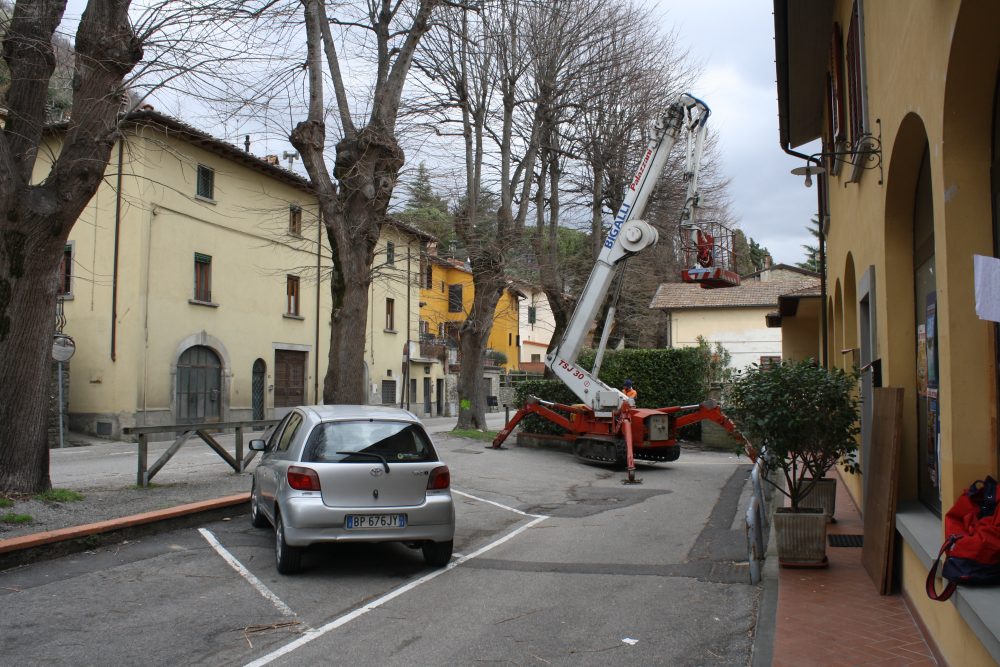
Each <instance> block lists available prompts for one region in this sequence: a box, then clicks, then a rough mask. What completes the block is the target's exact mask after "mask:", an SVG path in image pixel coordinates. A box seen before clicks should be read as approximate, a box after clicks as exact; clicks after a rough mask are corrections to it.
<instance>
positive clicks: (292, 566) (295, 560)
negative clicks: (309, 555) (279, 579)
mask: <svg viewBox="0 0 1000 667" xmlns="http://www.w3.org/2000/svg"><path fill="white" fill-rule="evenodd" d="M274 556H275V562H276V564H277V566H278V572H280V573H281V574H295V573H296V572H298V571H300V570H301V569H302V547H292V546H289V545H288V543H287V542H285V522H284V521H282V520H281V514H275V518H274Z"/></svg>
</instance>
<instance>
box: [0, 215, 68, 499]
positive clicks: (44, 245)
mask: <svg viewBox="0 0 1000 667" xmlns="http://www.w3.org/2000/svg"><path fill="white" fill-rule="evenodd" d="M8 213H9V214H11V215H16V214H15V213H14V212H13V211H8ZM7 219H9V218H8V216H7V215H5V216H4V220H7ZM36 229H37V230H38V232H39V233H35V234H33V235H32V236H30V237H29V236H27V235H26V234H24V233H23V232H21V231H19V230H18V229H17V228H15V227H14V226H13V225H9V224H4V223H0V443H3V446H2V447H0V490H3V491H4V492H10V493H37V492H39V491H44V490H47V489H48V488H50V487H51V483H50V481H49V442H48V425H47V421H48V410H49V400H50V396H49V391H48V389H49V376H50V374H51V367H52V355H51V351H52V335H53V334H54V333H55V305H56V274H57V266H58V263H56V264H55V265H53V262H52V257H53V256H55V257H59V256H60V255H57V254H56V253H55V252H54V251H53V249H52V246H58V247H59V248H60V249H61V248H62V247H63V245H64V244H65V235H63V234H60V236H58V237H56V238H52V237H51V236H49V235H48V234H45V233H43V232H41V228H40V227H36ZM39 237H41V238H39Z"/></svg>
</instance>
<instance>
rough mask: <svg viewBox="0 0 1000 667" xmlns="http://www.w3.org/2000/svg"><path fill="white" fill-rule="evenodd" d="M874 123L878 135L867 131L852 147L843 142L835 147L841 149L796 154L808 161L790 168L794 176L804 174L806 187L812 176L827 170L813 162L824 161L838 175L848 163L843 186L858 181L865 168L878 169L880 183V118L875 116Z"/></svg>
mask: <svg viewBox="0 0 1000 667" xmlns="http://www.w3.org/2000/svg"><path fill="white" fill-rule="evenodd" d="M875 124H876V126H877V127H878V135H877V136H876V135H872V134H869V133H865V134H863V135H861V137H859V138H858V139H857V140H856V141H855V142H854V147H853V148H849V147H848V145H847V143H846V142H843V143H838V144H837V148H838V149H840V148H841V147H843V150H833V151H827V152H823V153H813V154H812V155H810V156H808V157H806V156H805V155H801V154H797V155H798V157H803V158H806V159H808V160H810V162H809V163H808V164H807V165H806V166H805V167H796V168H795V169H792V173H793V174H795V175H796V176H805V177H806V187H807V188H808V187H810V186H811V185H812V177H813V176H818V175H819V174H824V173H826V171H827V169H826V167H822V166H820V165H818V164H813V163H815V162H820V161H826V164H827V166H828V167H830V172H831V173H832V174H833V175H834V176H839V175H840V170H841V168H842V167H843V165H845V164H846V165H850V167H851V171H850V174H849V176H848V178H847V180H846V181H845V183H844V187H847V184H848V183H857V182H858V181H860V180H861V172H863V171H865V170H866V169H878V184H879V185H882V182H883V180H884V178H883V176H884V174H883V173H882V119H881V118H876V119H875Z"/></svg>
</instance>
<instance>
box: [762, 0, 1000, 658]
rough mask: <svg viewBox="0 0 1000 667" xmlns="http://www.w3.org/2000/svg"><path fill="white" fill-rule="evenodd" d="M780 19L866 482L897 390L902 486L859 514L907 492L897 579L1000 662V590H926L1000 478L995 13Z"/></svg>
mask: <svg viewBox="0 0 1000 667" xmlns="http://www.w3.org/2000/svg"><path fill="white" fill-rule="evenodd" d="M774 9H775V28H776V30H775V32H776V42H775V44H776V62H777V74H778V77H777V78H778V98H779V117H780V126H781V143H782V148H784V149H786V150H793V149H797V148H800V147H802V146H805V145H807V144H809V143H810V142H813V141H815V140H816V139H821V140H822V153H823V154H822V155H818V156H813V157H814V160H811V161H809V162H808V164H810V165H812V166H813V168H814V169H813V170H814V172H815V167H816V166H819V167H822V169H823V171H824V172H825V173H823V174H820V175H815V176H814V179H815V180H817V181H818V185H819V187H820V197H819V202H818V209H819V213H820V214H821V216H822V217H821V219H822V220H823V226H824V230H825V240H826V256H827V267H828V272H827V290H826V294H827V297H826V302H825V303H824V304H823V307H824V309H825V311H826V313H825V314H826V317H825V319H826V322H827V329H826V331H825V340H826V344H827V352H828V357H829V360H830V363H831V364H835V365H850V363H851V362H852V361H853V359H854V358H857V361H858V364H859V366H860V367H861V368H862V369H863V371H864V372H863V374H862V383H861V385H862V401H863V403H862V404H863V406H864V408H863V418H862V451H861V461H862V470H864V469H865V467H866V465H867V464H868V463H869V462H870V461H871V460H872V455H873V452H872V435H871V434H872V433H873V429H875V428H877V425H876V424H874V422H873V419H874V418H873V415H872V411H871V407H870V406H871V396H872V392H873V386H877V385H879V384H881V385H883V386H887V387H899V388H902V389H903V391H904V411H903V417H902V421H903V434H902V452H901V456H900V460H899V466H898V476H897V477H896V478H895V479H892V478H889V477H888V475H887V476H886V477H883V478H875V476H874V474H868V475H863V476H862V477H860V478H857V477H847V482H848V484H849V487H850V490H851V492H852V494H853V495H854V497H855V499H856V500H857V501H859V506H860V507H861V508H862V511H864V510H865V509H866V508H868V507H870V506H872V503H874V502H875V500H876V494H880V497H881V494H886V493H888V489H890V488H892V487H894V486H897V487H898V504H897V507H896V508H895V509H896V514H895V524H894V527H895V533H894V535H895V536H897V542H898V544H899V545H900V546H899V551H900V553H899V554H898V560H897V563H896V567H895V577H896V583H897V585H898V586H899V587H900V588H901V589H902V591H903V593H904V595H906V596H907V598H908V599H909V600H910V602H911V604H912V608H913V609H914V611H915V613H916V614H917V616H918V617H919V620H920V621H921V623H922V625H923V626H924V627H925V628H926V629H927V631H928V634H929V639H930V640H931V641H932V642H933V643H934V644H935V645H936V648H937V649H938V651H939V652H940V654H941V655H942V656H943V657H944V659H945V660H946V661H947V662H948V664H953V665H994V664H997V663H998V662H1000V613H998V612H1000V604H998V600H1000V591H998V589H996V588H986V589H975V588H971V587H963V586H959V588H958V592H957V593H956V595H955V597H954V598H952V599H951V600H950V601H948V602H945V603H941V602H932V601H930V600H928V598H927V596H926V594H925V593H924V590H923V584H924V579H925V577H926V576H927V572H928V570H929V567H930V565H931V563H932V561H933V559H934V557H935V556H936V555H937V553H938V549H939V548H940V546H941V544H942V542H943V541H944V538H945V535H944V527H943V521H942V518H941V516H942V512H943V511H947V509H948V508H949V507H950V506H951V505H952V503H953V502H954V501H955V499H956V497H957V496H959V495H960V494H961V493H962V491H963V490H964V489H965V488H967V487H968V486H969V485H970V484H971V483H972V482H974V481H975V480H977V479H982V478H985V477H986V476H987V475H993V476H994V477H996V476H997V472H998V453H1000V441H998V427H997V424H998V392H997V383H998V373H997V362H998V352H997V345H998V343H997V341H998V339H1000V338H998V331H997V324H996V323H995V322H993V321H987V320H984V319H981V318H980V316H979V314H977V307H979V308H981V307H982V306H984V305H986V304H988V303H989V302H991V301H995V300H996V298H997V294H995V293H989V292H981V293H980V297H979V298H980V303H978V304H977V296H976V294H977V292H976V270H975V269H974V267H975V265H976V262H977V261H978V262H982V263H984V264H989V263H990V262H995V260H994V259H993V258H994V257H996V255H997V252H998V244H1000V225H998V219H1000V211H998V207H1000V179H998V174H1000V85H998V71H1000V38H998V35H1000V3H996V2H987V1H982V0H978V1H973V0H964V1H963V0H879V2H872V1H868V2H864V1H862V0H832V1H825V2H819V1H817V2H796V1H793V0H775V2H774ZM801 150H804V151H805V152H807V153H813V152H814V151H813V150H812V149H801ZM802 157H805V155H802ZM817 161H818V164H817ZM805 164H806V163H803V166H805ZM977 256H980V257H982V258H984V259H981V260H976V259H975V258H976V257H977ZM791 320H794V317H791V318H786V317H783V320H782V326H783V328H784V327H785V325H786V324H787V323H789V322H790V321H791ZM807 335H808V334H807ZM841 350H848V351H852V352H851V353H849V354H840V352H841ZM890 537H892V535H890ZM866 541H867V537H866Z"/></svg>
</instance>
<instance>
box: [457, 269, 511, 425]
mask: <svg viewBox="0 0 1000 667" xmlns="http://www.w3.org/2000/svg"><path fill="white" fill-rule="evenodd" d="M486 261H487V262H490V261H492V260H491V259H490V258H487V259H486ZM476 263H477V262H476V260H475V259H474V260H473V273H472V284H473V287H474V289H475V297H473V300H472V311H471V312H470V313H469V317H468V318H467V319H466V320H465V322H463V323H462V327H461V328H460V329H459V334H460V339H459V353H460V354H461V364H462V365H461V370H460V371H459V374H458V395H459V396H460V397H464V398H462V399H461V400H460V401H459V403H458V424H456V426H455V428H457V429H472V430H478V431H485V430H487V429H486V395H485V394H484V393H483V386H482V375H483V351H484V350H485V349H486V343H487V342H488V341H489V338H490V332H491V331H492V330H493V318H494V314H495V312H496V307H497V302H498V301H499V300H500V294H501V292H502V290H503V277H502V273H501V274H499V275H498V274H496V273H495V272H494V271H488V270H486V269H484V268H478V270H477V267H476V266H475V264H476ZM501 270H502V269H501Z"/></svg>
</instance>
